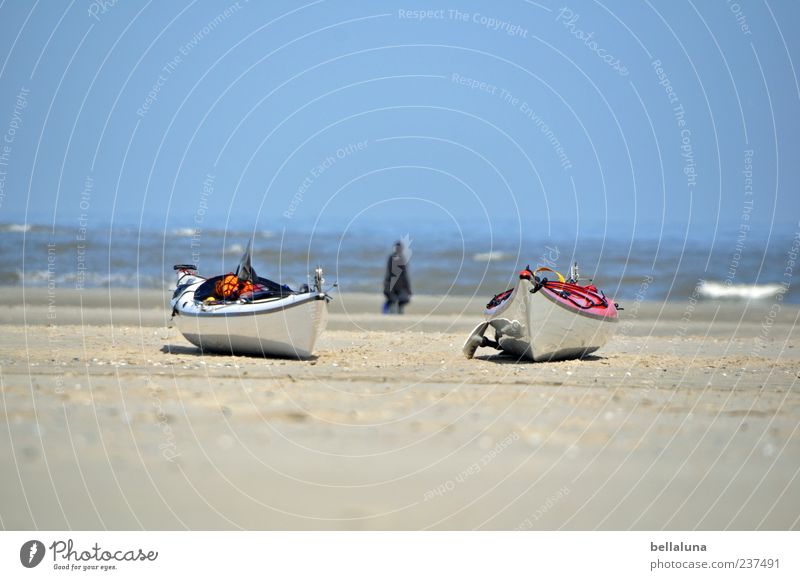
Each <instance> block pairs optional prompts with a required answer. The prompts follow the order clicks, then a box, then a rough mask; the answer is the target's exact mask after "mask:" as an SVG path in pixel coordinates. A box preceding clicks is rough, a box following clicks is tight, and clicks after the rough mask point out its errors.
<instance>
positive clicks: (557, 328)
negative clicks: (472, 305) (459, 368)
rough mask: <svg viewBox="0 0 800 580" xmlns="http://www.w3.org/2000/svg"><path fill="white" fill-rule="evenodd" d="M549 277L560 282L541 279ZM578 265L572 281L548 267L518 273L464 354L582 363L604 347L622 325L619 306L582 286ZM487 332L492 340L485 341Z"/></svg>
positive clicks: (496, 298)
mask: <svg viewBox="0 0 800 580" xmlns="http://www.w3.org/2000/svg"><path fill="white" fill-rule="evenodd" d="M544 272H551V273H553V274H555V275H556V277H557V280H549V279H547V278H546V277H544V276H539V275H538V274H540V273H544ZM578 277H579V276H578V265H577V263H575V264H574V265H573V267H572V269H571V272H570V279H569V280H565V279H564V276H562V275H561V274H560V273H558V272H556V271H555V270H551V269H550V268H537V269H536V270H534V271H531V269H530V267H527V268H525V269H524V270H522V271H521V272H520V273H519V281H518V282H517V285H516V286H515V287H514V288H511V289H510V290H506V291H505V292H501V293H500V294H497V295H496V296H494V297H493V298H492V299H491V300H490V301H489V303H488V304H487V305H486V310H485V311H484V315H485V317H486V320H485V321H484V322H481V323H480V324H479V325H478V326H476V327H475V329H474V330H473V331H472V333H470V335H469V337H468V338H467V341H466V342H465V343H464V348H463V351H464V355H465V356H466V357H467V358H472V357H473V356H475V352H476V351H477V349H478V348H481V347H491V348H495V349H498V350H502V351H504V352H506V353H507V354H510V355H513V356H516V357H518V358H520V359H527V360H533V361H552V360H565V359H571V358H581V357H584V356H586V355H588V354H590V353H593V352H595V351H596V350H598V349H599V348H601V347H603V346H605V344H606V343H607V342H608V340H609V338H611V336H612V334H613V333H614V329H615V325H616V323H617V322H618V320H619V318H618V313H617V309H618V305H617V304H616V303H615V302H613V301H609V300H608V299H607V298H606V296H605V294H603V292H602V291H600V290H598V289H597V287H596V286H594V285H593V284H588V285H585V286H584V285H581V284H579V283H578ZM489 328H491V329H493V330H494V339H492V338H489V337H487V336H485V334H486V332H487V330H489Z"/></svg>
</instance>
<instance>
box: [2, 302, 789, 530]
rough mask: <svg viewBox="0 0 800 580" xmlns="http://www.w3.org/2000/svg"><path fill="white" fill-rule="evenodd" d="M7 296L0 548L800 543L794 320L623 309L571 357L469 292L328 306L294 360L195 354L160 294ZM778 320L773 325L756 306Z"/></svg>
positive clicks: (723, 310) (699, 310) (784, 315)
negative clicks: (238, 542) (757, 532)
mask: <svg viewBox="0 0 800 580" xmlns="http://www.w3.org/2000/svg"><path fill="white" fill-rule="evenodd" d="M19 294H20V291H19V289H14V292H8V291H7V292H5V293H4V295H3V297H2V298H0V328H1V329H2V333H0V381H2V413H0V422H1V423H2V425H0V461H1V462H2V465H4V466H5V469H3V470H2V472H0V518H1V519H0V524H1V525H2V526H3V528H5V529H33V528H38V529H65V528H73V529H95V528H100V529H102V528H108V529H140V528H145V529H184V528H190V529H238V528H246V529H424V528H432V529H474V528H481V529H630V528H632V529H662V528H665V529H695V528H697V529H747V530H749V529H797V528H799V527H800V521H799V520H798V518H799V517H800V477H798V471H800V433H799V432H798V431H799V429H798V425H799V424H800V396H798V393H797V381H798V377H799V376H800V334H799V333H798V331H797V327H796V324H797V318H798V310H797V309H796V308H792V307H789V306H788V305H783V304H779V306H780V308H779V309H776V308H775V307H774V306H773V302H770V301H765V302H764V303H763V304H759V305H751V307H749V308H748V309H747V311H746V312H745V313H744V315H742V308H741V304H719V303H714V302H699V303H697V304H696V305H689V304H680V303H677V304H669V305H666V306H665V305H662V304H650V303H638V304H636V303H634V304H626V305H625V306H626V308H627V309H626V310H625V311H624V312H623V313H622V315H623V321H622V323H621V324H620V325H619V334H618V335H617V337H616V338H615V339H613V340H612V342H611V343H609V345H608V346H607V347H606V348H604V349H603V350H601V351H599V352H598V353H596V355H595V356H591V357H589V358H587V359H585V360H582V361H568V362H557V363H539V364H536V363H520V362H517V361H515V360H513V359H511V358H507V357H503V356H499V355H496V354H493V351H490V350H486V349H482V350H479V351H478V358H476V359H475V360H471V361H468V360H466V359H464V358H463V356H462V355H461V352H460V351H461V345H462V343H463V341H464V339H465V337H466V334H467V333H468V331H469V330H470V329H471V328H472V326H474V324H476V323H477V322H478V321H479V320H480V311H481V307H482V303H483V302H485V297H481V298H480V299H475V300H468V299H466V298H459V297H449V298H446V299H443V298H436V297H417V298H416V299H415V300H414V302H413V304H412V305H411V307H410V308H409V310H408V314H407V315H406V316H403V317H398V316H391V317H387V316H382V315H380V314H377V312H378V311H379V307H380V296H365V295H345V296H336V297H335V300H334V302H333V304H332V305H331V319H330V323H329V325H328V330H327V331H326V333H325V334H324V335H323V337H322V339H321V341H320V343H319V344H318V356H317V357H316V358H315V359H313V360H310V361H292V360H278V359H256V358H247V357H231V356H215V355H204V354H202V353H200V352H199V351H198V350H197V349H196V348H194V347H193V346H192V345H191V344H189V343H188V342H187V341H186V340H185V339H184V338H183V337H182V336H181V335H180V334H179V333H178V332H177V330H176V329H168V328H167V327H166V326H167V323H168V319H167V316H168V311H167V309H166V296H165V295H163V294H161V293H158V292H144V293H137V292H135V291H129V290H127V291H118V290H115V291H112V292H110V293H109V292H107V291H100V290H98V291H85V292H83V293H80V294H79V293H74V292H72V293H71V292H68V291H64V290H59V291H58V292H57V293H55V295H53V296H49V295H48V293H47V290H46V289H36V290H30V289H29V290H27V291H26V292H25V297H24V299H25V302H26V304H27V306H25V307H21V306H19V305H17V304H16V301H17V300H19ZM771 308H772V309H771Z"/></svg>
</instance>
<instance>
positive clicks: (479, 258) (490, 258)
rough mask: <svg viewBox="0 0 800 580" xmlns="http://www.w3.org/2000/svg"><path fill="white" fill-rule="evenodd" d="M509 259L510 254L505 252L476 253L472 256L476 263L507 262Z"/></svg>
mask: <svg viewBox="0 0 800 580" xmlns="http://www.w3.org/2000/svg"><path fill="white" fill-rule="evenodd" d="M510 257H511V254H508V253H506V252H499V251H494V252H478V253H477V254H474V255H473V256H472V259H473V260H474V261H476V262H497V261H500V260H508V259H509V258H510Z"/></svg>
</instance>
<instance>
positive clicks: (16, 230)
mask: <svg viewBox="0 0 800 580" xmlns="http://www.w3.org/2000/svg"><path fill="white" fill-rule="evenodd" d="M31 228H33V226H32V225H31V224H3V225H0V232H4V233H9V234H24V233H26V232H29V231H31Z"/></svg>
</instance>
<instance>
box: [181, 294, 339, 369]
mask: <svg viewBox="0 0 800 580" xmlns="http://www.w3.org/2000/svg"><path fill="white" fill-rule="evenodd" d="M203 281H204V280H203V279H197V281H196V282H195V281H194V280H192V284H191V285H190V286H189V287H188V288H187V289H186V290H183V291H182V292H181V293H180V295H179V296H177V297H176V298H175V299H173V322H174V324H175V326H176V327H177V328H178V330H180V332H181V334H183V336H184V337H185V338H186V340H188V341H189V342H191V343H192V344H194V345H195V346H197V347H199V348H200V349H201V350H203V351H204V352H213V353H221V354H237V355H253V356H265V357H289V358H309V357H311V356H312V355H313V353H314V346H315V345H316V342H317V339H318V338H319V336H320V334H322V332H323V330H324V329H325V326H326V324H327V319H328V306H327V305H328V296H327V295H326V294H325V293H323V292H313V291H312V292H307V293H303V294H293V295H290V296H287V297H284V298H275V299H271V300H264V301H259V302H234V303H223V304H210V305H209V304H204V303H203V302H199V301H197V300H195V299H194V290H196V288H197V287H199V286H200V284H201V283H202V282H203Z"/></svg>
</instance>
